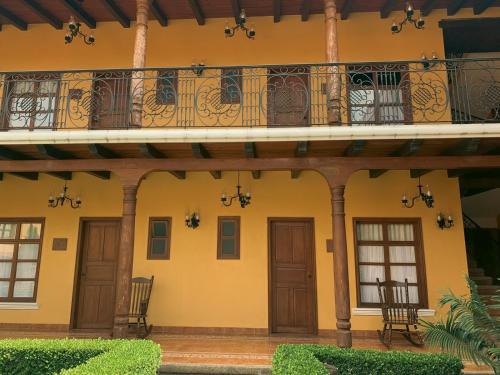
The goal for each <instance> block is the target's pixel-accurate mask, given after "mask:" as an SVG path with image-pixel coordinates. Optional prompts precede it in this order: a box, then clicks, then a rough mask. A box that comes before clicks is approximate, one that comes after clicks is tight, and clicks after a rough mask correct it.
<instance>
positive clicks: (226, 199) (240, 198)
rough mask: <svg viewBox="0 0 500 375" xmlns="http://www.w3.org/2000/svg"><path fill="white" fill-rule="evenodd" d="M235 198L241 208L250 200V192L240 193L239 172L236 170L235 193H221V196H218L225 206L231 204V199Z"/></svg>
mask: <svg viewBox="0 0 500 375" xmlns="http://www.w3.org/2000/svg"><path fill="white" fill-rule="evenodd" d="M235 199H237V200H238V201H239V203H240V206H241V208H245V207H246V206H247V205H249V204H250V201H251V200H252V196H251V195H250V192H247V193H246V194H242V193H241V185H240V172H238V185H236V194H235V195H233V196H231V197H227V196H226V194H224V193H222V196H221V198H220V200H221V202H222V204H223V205H224V206H226V207H229V206H231V205H232V204H233V200H235Z"/></svg>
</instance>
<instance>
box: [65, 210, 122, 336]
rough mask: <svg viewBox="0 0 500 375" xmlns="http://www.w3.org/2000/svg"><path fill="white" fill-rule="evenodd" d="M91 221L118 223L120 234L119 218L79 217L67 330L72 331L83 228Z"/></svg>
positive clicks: (74, 321)
mask: <svg viewBox="0 0 500 375" xmlns="http://www.w3.org/2000/svg"><path fill="white" fill-rule="evenodd" d="M91 221H114V222H118V223H120V232H121V222H122V218H121V216H117V217H80V220H79V223H78V239H77V244H76V257H75V271H74V276H73V292H72V298H71V315H70V318H69V329H70V330H74V329H77V328H76V321H77V319H76V318H77V317H76V315H77V314H78V299H79V293H78V292H79V290H80V271H81V265H82V254H83V228H84V227H85V223H87V222H91Z"/></svg>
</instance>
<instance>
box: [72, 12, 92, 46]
mask: <svg viewBox="0 0 500 375" xmlns="http://www.w3.org/2000/svg"><path fill="white" fill-rule="evenodd" d="M81 26H82V24H81V23H80V22H76V21H75V18H74V17H73V16H71V17H70V18H69V23H68V30H69V31H68V33H67V34H66V35H65V36H64V41H65V44H70V43H71V42H72V41H73V39H74V38H76V37H78V36H80V37H82V39H83V42H84V43H85V44H87V45H92V44H94V42H95V37H94V36H93V35H92V34H90V35H87V34H85V33H83V32H82V31H81V30H80V27H81Z"/></svg>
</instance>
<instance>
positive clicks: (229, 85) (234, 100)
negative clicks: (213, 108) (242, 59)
mask: <svg viewBox="0 0 500 375" xmlns="http://www.w3.org/2000/svg"><path fill="white" fill-rule="evenodd" d="M242 87H243V85H242V73H241V70H240V69H222V76H221V103H222V104H240V102H241V92H242Z"/></svg>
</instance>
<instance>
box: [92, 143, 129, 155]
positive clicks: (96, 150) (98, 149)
mask: <svg viewBox="0 0 500 375" xmlns="http://www.w3.org/2000/svg"><path fill="white" fill-rule="evenodd" d="M88 148H89V152H90V153H91V154H92V155H95V156H97V157H98V158H101V159H119V158H121V156H120V155H119V154H118V153H116V152H114V151H113V150H111V149H109V148H107V147H104V146H102V145H100V144H96V143H93V144H89V145H88Z"/></svg>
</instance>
